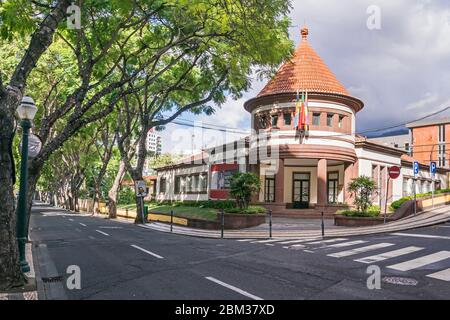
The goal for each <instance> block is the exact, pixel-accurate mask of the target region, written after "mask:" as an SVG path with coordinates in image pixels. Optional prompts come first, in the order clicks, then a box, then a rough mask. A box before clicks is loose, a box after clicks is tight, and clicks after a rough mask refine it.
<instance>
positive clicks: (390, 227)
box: [139, 207, 450, 239]
mask: <svg viewBox="0 0 450 320" xmlns="http://www.w3.org/2000/svg"><path fill="white" fill-rule="evenodd" d="M445 208H446V207H440V208H436V209H434V210H427V211H423V212H421V213H420V214H418V215H416V216H410V217H406V218H403V219H400V220H397V221H395V222H390V223H387V224H386V225H381V226H380V225H378V226H371V227H360V228H359V229H358V230H355V228H345V229H341V230H336V229H334V230H332V231H329V232H328V234H327V233H326V234H325V236H324V237H323V238H333V237H342V236H362V235H369V234H383V233H389V232H398V231H404V230H412V229H417V228H422V227H429V226H433V225H437V224H442V223H445V222H448V221H450V214H449V213H445V212H438V213H435V214H433V213H434V212H435V211H436V210H442V209H445ZM411 219H414V220H412V221H411ZM139 227H141V228H146V229H150V230H154V231H159V232H164V233H172V234H177V235H183V236H190V237H197V238H210V239H221V237H220V230H217V231H215V232H214V233H213V232H205V231H203V230H202V231H199V230H197V229H192V228H186V227H180V226H176V225H174V226H173V232H171V231H170V225H169V224H164V223H160V222H152V223H150V224H145V225H139ZM268 233H269V230H267V231H260V230H258V231H254V230H242V231H240V232H237V231H229V232H228V234H227V232H226V231H225V234H224V239H245V238H255V239H269V234H268ZM272 234H273V237H272V238H282V239H291V238H311V237H314V238H322V234H321V231H320V230H302V231H295V230H289V231H281V233H280V231H279V230H278V231H276V230H275V231H274V230H272Z"/></svg>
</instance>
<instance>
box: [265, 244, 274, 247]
mask: <svg viewBox="0 0 450 320" xmlns="http://www.w3.org/2000/svg"><path fill="white" fill-rule="evenodd" d="M266 246H270V247H275V245H274V244H271V243H266Z"/></svg>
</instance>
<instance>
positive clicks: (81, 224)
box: [78, 222, 87, 227]
mask: <svg viewBox="0 0 450 320" xmlns="http://www.w3.org/2000/svg"><path fill="white" fill-rule="evenodd" d="M78 223H79V224H81V225H82V226H83V227H87V225H85V224H84V223H81V222H78Z"/></svg>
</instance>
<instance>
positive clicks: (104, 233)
mask: <svg viewBox="0 0 450 320" xmlns="http://www.w3.org/2000/svg"><path fill="white" fill-rule="evenodd" d="M95 231H97V232H98V233H101V234H103V235H105V236H109V234H107V233H106V232H103V231H100V230H95Z"/></svg>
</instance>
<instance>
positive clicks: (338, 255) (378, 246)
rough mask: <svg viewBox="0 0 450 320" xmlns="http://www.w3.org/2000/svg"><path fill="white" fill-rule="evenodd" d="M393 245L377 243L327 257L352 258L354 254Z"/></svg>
mask: <svg viewBox="0 0 450 320" xmlns="http://www.w3.org/2000/svg"><path fill="white" fill-rule="evenodd" d="M393 245H394V244H392V243H385V242H383V243H377V244H372V245H370V246H365V247H360V248H355V249H352V250H346V251H341V252H337V253H331V254H328V256H329V257H334V258H342V257H348V256H352V255H354V254H358V253H363V252H367V251H371V250H376V249H381V248H386V247H390V246H393Z"/></svg>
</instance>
